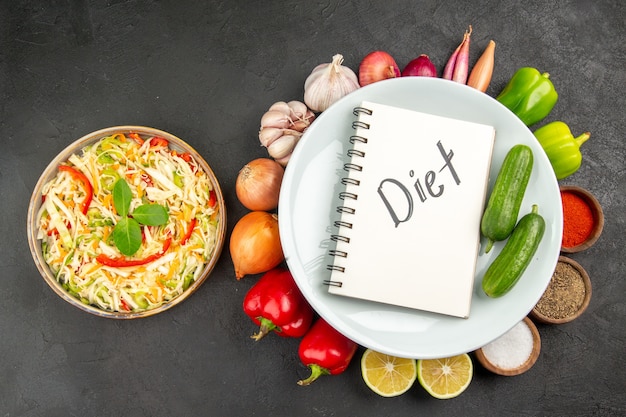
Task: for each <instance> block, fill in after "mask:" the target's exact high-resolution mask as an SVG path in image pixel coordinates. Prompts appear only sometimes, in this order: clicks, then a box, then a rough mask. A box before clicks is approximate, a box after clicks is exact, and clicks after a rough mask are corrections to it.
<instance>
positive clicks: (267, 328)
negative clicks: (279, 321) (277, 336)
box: [250, 317, 280, 342]
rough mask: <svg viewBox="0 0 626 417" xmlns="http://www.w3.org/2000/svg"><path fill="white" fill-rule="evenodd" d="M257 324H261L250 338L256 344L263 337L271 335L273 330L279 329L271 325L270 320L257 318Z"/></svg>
mask: <svg viewBox="0 0 626 417" xmlns="http://www.w3.org/2000/svg"><path fill="white" fill-rule="evenodd" d="M257 319H258V320H259V322H261V326H260V327H259V332H258V333H255V334H253V335H252V336H250V338H252V339H254V340H255V341H256V342H258V341H259V340H261V339H263V337H265V335H267V334H268V333H271V332H272V331H273V330H277V331H280V328H279V327H278V326H276V325H275V324H274V323H272V321H271V320H268V319H266V318H265V317H258V318H257Z"/></svg>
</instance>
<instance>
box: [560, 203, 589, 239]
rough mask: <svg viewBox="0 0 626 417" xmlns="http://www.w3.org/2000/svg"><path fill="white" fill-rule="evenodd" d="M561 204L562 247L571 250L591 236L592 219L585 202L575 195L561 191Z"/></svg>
mask: <svg viewBox="0 0 626 417" xmlns="http://www.w3.org/2000/svg"><path fill="white" fill-rule="evenodd" d="M561 201H562V203H563V240H562V246H563V247H565V248H571V247H574V246H577V245H580V244H581V243H583V242H584V241H585V240H587V238H588V237H589V235H591V232H592V229H593V226H594V222H595V220H594V218H593V213H592V212H591V208H590V207H589V205H588V204H587V202H586V201H585V200H583V199H582V198H581V197H580V196H578V195H577V194H575V193H572V192H569V191H561Z"/></svg>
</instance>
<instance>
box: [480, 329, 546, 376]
mask: <svg viewBox="0 0 626 417" xmlns="http://www.w3.org/2000/svg"><path fill="white" fill-rule="evenodd" d="M523 322H524V323H526V325H527V326H528V328H529V329H530V332H531V333H532V336H533V348H532V351H531V352H530V356H529V357H528V359H526V361H525V362H524V363H522V364H521V365H520V366H518V367H516V368H501V367H499V366H497V365H495V364H493V363H492V362H490V361H489V359H487V357H486V356H485V353H484V352H483V348H480V349H478V350H476V351H475V352H474V355H475V356H476V359H477V360H478V362H479V363H480V364H481V365H482V366H483V367H484V368H485V369H487V370H488V371H491V372H493V373H494V374H497V375H503V376H514V375H519V374H522V373H524V372H526V371H528V370H529V369H530V368H532V366H533V365H534V364H535V362H537V358H539V353H540V352H541V338H540V337H539V331H538V330H537V326H535V324H534V323H533V322H532V320H530V319H529V318H528V317H524V320H523Z"/></svg>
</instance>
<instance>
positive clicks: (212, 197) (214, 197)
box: [209, 190, 217, 207]
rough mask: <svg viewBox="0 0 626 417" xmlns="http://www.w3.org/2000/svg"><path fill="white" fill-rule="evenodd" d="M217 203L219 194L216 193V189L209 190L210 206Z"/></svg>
mask: <svg viewBox="0 0 626 417" xmlns="http://www.w3.org/2000/svg"><path fill="white" fill-rule="evenodd" d="M215 203H217V194H215V190H211V191H209V207H215Z"/></svg>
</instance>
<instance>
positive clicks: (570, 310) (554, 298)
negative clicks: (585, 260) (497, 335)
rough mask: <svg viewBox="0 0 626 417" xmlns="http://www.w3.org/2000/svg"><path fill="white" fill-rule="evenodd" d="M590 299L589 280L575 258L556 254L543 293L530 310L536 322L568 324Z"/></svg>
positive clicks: (585, 306) (577, 315)
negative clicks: (556, 260) (550, 274)
mask: <svg viewBox="0 0 626 417" xmlns="http://www.w3.org/2000/svg"><path fill="white" fill-rule="evenodd" d="M590 300H591V280H590V279H589V275H588V274H587V271H585V269H584V268H583V267H582V266H581V265H580V264H579V263H578V262H576V261H575V260H573V259H570V258H568V257H566V256H560V257H559V261H558V262H557V264H556V268H555V270H554V273H553V274H552V278H551V279H550V282H549V283H548V287H547V288H546V290H545V292H544V293H543V295H542V296H541V298H540V299H539V301H538V302H537V304H536V305H535V307H534V308H533V309H532V311H531V312H530V316H531V317H532V318H533V319H534V320H535V321H537V322H540V323H546V324H563V323H569V322H570V321H572V320H575V319H576V318H578V317H579V316H580V315H581V314H582V313H583V312H584V311H585V310H586V309H587V306H588V305H589V301H590Z"/></svg>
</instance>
